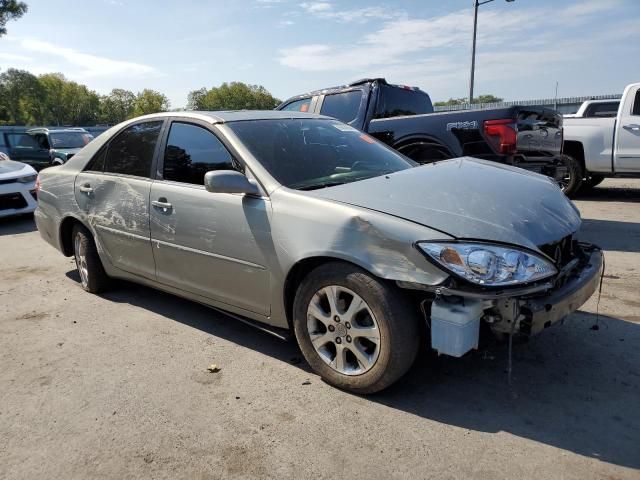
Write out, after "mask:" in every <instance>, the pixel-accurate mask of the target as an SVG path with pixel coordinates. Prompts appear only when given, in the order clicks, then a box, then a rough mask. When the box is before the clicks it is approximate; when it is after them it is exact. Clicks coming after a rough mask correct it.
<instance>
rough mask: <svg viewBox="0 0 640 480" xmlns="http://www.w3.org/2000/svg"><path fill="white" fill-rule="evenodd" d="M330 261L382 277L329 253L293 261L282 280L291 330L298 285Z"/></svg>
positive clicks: (286, 312) (286, 313) (285, 307)
mask: <svg viewBox="0 0 640 480" xmlns="http://www.w3.org/2000/svg"><path fill="white" fill-rule="evenodd" d="M331 262H339V263H343V264H346V265H352V266H354V267H356V268H359V269H362V270H364V271H366V272H367V273H369V274H370V275H373V276H374V277H376V278H379V279H381V280H384V279H382V278H381V277H380V276H379V275H376V274H375V273H374V272H372V271H371V270H370V269H368V268H366V267H364V266H363V265H359V264H358V263H356V262H353V261H350V260H345V259H344V258H339V257H334V256H329V255H318V256H313V257H307V258H304V259H302V260H300V261H298V262H297V263H295V264H294V265H293V266H292V267H291V268H290V269H289V272H288V273H287V276H286V278H285V281H284V288H283V296H284V298H283V301H284V309H285V316H286V319H287V324H288V325H289V328H290V329H291V330H292V331H293V302H294V300H295V298H296V292H297V290H298V286H299V285H300V283H301V282H302V281H303V280H304V279H305V278H306V277H307V275H309V273H311V271H313V270H314V269H316V268H318V267H319V266H321V265H324V264H326V263H331Z"/></svg>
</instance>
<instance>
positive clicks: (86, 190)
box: [80, 183, 93, 195]
mask: <svg viewBox="0 0 640 480" xmlns="http://www.w3.org/2000/svg"><path fill="white" fill-rule="evenodd" d="M80 191H81V192H82V193H86V194H87V195H91V194H92V193H93V188H91V185H89V184H88V183H85V184H84V185H82V186H81V187H80Z"/></svg>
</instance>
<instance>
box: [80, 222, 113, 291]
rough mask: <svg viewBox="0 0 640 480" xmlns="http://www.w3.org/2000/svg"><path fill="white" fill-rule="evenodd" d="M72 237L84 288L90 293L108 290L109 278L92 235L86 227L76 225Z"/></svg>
mask: <svg viewBox="0 0 640 480" xmlns="http://www.w3.org/2000/svg"><path fill="white" fill-rule="evenodd" d="M71 235H72V236H71V238H72V239H73V254H74V257H75V260H76V267H77V268H78V273H79V274H80V283H81V285H82V288H83V289H85V290H86V291H87V292H90V293H99V292H101V291H104V290H106V289H107V287H108V286H109V276H108V275H107V274H106V272H105V271H104V267H103V266H102V261H101V260H100V257H99V256H98V250H97V248H96V244H95V242H94V241H93V237H92V236H91V233H89V231H88V230H87V229H86V228H85V227H83V226H81V225H76V226H74V227H73V233H72V234H71Z"/></svg>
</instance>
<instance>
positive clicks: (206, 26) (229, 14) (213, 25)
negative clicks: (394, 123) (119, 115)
mask: <svg viewBox="0 0 640 480" xmlns="http://www.w3.org/2000/svg"><path fill="white" fill-rule="evenodd" d="M26 2H27V4H28V6H29V11H28V13H27V14H26V15H25V16H24V17H23V18H21V19H19V20H17V21H13V22H10V23H8V24H7V28H8V34H7V35H6V36H4V37H1V38H0V70H2V71H3V70H6V69H7V68H11V67H13V68H20V69H25V70H28V71H30V72H32V73H35V74H41V73H48V72H61V73H63V74H64V75H65V76H66V77H67V78H68V79H71V80H74V81H77V82H80V83H83V84H85V85H87V86H88V87H89V88H91V89H93V90H96V91H97V92H98V93H101V94H106V93H108V92H109V91H110V90H111V89H113V88H125V89H128V90H132V91H134V92H137V91H139V90H142V89H143V88H152V89H154V90H158V91H160V92H162V93H164V94H165V95H167V96H168V97H169V100H170V102H171V107H172V108H181V107H184V106H185V105H186V102H187V94H188V93H189V91H191V90H195V89H198V88H201V87H207V88H211V87H213V86H218V85H220V84H221V83H223V82H231V81H241V82H245V83H249V84H257V85H262V86H264V87H265V88H266V89H267V90H269V91H270V92H271V93H272V94H273V95H275V96H276V97H278V98H280V99H286V98H288V97H290V96H293V95H297V94H300V93H303V92H306V91H310V90H314V89H320V88H325V87H329V86H334V85H342V84H346V83H349V82H351V81H354V80H357V79H360V78H365V77H385V78H386V79H387V80H388V81H389V82H391V83H398V84H403V85H411V86H418V87H420V88H422V89H423V90H425V91H426V92H428V93H429V94H430V95H431V97H432V98H433V99H434V100H446V99H448V98H450V97H455V98H458V97H465V96H467V95H468V88H469V69H470V60H471V37H472V25H473V16H472V15H473V8H472V5H473V1H472V0H410V1H409V0H407V1H401V0H386V1H385V0H366V1H361V0H349V1H347V0H323V1H300V0H297V1H296V0H234V1H220V0H180V1H178V2H176V1H170V0H155V1H150V0H84V1H79V0H56V1H51V0H26ZM639 22H640V0H515V1H514V2H506V1H503V0H495V1H493V2H490V3H487V4H485V5H482V6H481V7H480V13H479V17H478V47H477V50H478V54H477V59H476V82H475V93H476V95H480V94H493V95H496V96H499V97H502V98H505V99H506V100H524V99H534V98H550V97H553V96H554V94H555V88H556V81H557V82H558V85H559V87H558V96H560V97H566V96H582V95H599V94H610V93H621V92H622V90H623V88H624V86H625V85H626V84H628V83H631V82H637V81H640V58H639V57H640V55H639V53H640V28H638V25H639V24H640V23H639Z"/></svg>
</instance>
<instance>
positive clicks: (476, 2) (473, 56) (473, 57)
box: [469, 0, 515, 104]
mask: <svg viewBox="0 0 640 480" xmlns="http://www.w3.org/2000/svg"><path fill="white" fill-rule="evenodd" d="M505 1H506V2H507V3H511V2H515V0H505ZM490 2H493V0H484V1H483V2H481V1H480V0H473V46H472V48H471V78H470V81H469V104H472V103H473V83H474V80H475V72H476V37H477V34H478V9H479V8H480V6H481V5H484V4H485V3H490Z"/></svg>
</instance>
